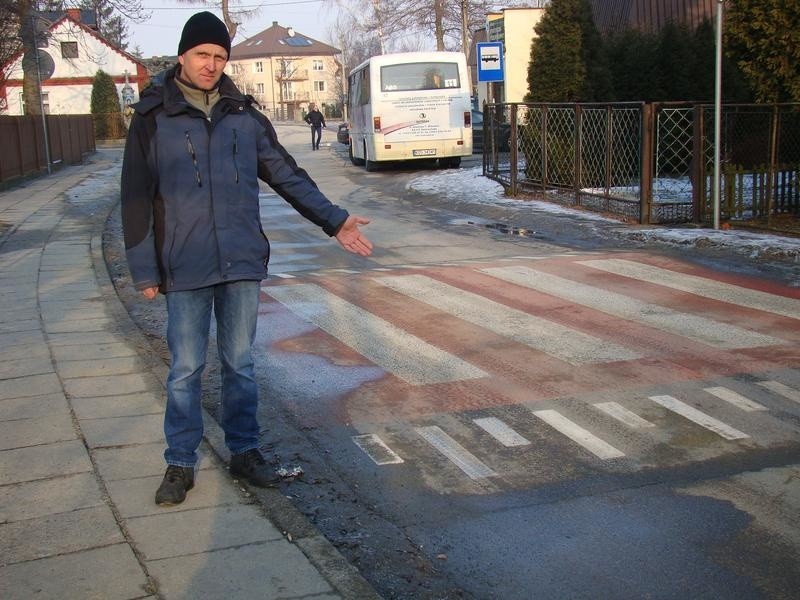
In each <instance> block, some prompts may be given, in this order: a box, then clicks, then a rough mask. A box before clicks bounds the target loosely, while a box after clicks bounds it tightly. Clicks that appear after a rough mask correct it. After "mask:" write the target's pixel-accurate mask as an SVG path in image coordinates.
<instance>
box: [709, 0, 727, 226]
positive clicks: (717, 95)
mask: <svg viewBox="0 0 800 600" xmlns="http://www.w3.org/2000/svg"><path fill="white" fill-rule="evenodd" d="M724 8H725V0H717V31H716V38H717V39H716V56H715V61H714V63H715V64H714V180H713V181H712V185H711V194H712V198H713V201H714V229H719V183H720V167H719V163H720V159H719V157H720V144H721V142H722V140H721V138H722V135H721V131H722V23H723V12H724Z"/></svg>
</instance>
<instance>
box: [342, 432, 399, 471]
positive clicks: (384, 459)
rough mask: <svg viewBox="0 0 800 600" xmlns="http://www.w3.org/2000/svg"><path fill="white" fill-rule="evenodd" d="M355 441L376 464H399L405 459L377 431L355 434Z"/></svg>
mask: <svg viewBox="0 0 800 600" xmlns="http://www.w3.org/2000/svg"><path fill="white" fill-rule="evenodd" d="M353 441H354V442H355V443H356V446H358V447H359V448H361V449H362V450H363V451H364V453H365V454H366V455H367V456H369V457H370V458H371V459H372V460H373V462H374V463H375V464H376V465H380V466H382V465H398V464H400V463H402V462H403V459H402V458H400V456H398V454H397V453H396V452H395V451H394V450H392V449H391V448H389V446H387V445H386V443H385V442H384V441H383V440H382V439H381V438H380V436H378V435H377V434H375V433H367V434H364V435H354V436H353Z"/></svg>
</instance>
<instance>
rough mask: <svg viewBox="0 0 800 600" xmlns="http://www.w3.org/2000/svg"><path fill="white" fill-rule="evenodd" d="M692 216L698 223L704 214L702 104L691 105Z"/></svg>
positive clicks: (703, 121) (704, 181)
mask: <svg viewBox="0 0 800 600" xmlns="http://www.w3.org/2000/svg"><path fill="white" fill-rule="evenodd" d="M692 128H693V131H692V167H691V177H692V180H691V181H692V218H693V220H694V222H695V223H700V222H701V221H702V220H703V215H704V214H705V210H704V207H705V187H706V155H705V150H704V148H703V140H705V139H706V137H705V135H704V131H705V114H704V111H703V105H702V104H695V105H694V106H693V107H692Z"/></svg>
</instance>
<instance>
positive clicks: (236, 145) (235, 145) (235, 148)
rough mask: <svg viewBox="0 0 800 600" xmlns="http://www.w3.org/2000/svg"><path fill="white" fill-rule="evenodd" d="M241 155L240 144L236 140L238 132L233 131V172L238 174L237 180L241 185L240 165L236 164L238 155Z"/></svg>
mask: <svg viewBox="0 0 800 600" xmlns="http://www.w3.org/2000/svg"><path fill="white" fill-rule="evenodd" d="M237 154H239V142H238V140H237V138H236V130H235V129H234V130H233V170H234V172H235V173H236V176H235V180H236V183H239V165H238V163H237V162H236V155H237Z"/></svg>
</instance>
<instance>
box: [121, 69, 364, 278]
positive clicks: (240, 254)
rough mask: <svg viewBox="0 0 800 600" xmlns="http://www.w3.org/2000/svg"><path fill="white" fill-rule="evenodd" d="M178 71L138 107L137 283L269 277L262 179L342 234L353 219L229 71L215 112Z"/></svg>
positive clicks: (130, 170) (133, 138)
mask: <svg viewBox="0 0 800 600" xmlns="http://www.w3.org/2000/svg"><path fill="white" fill-rule="evenodd" d="M174 77H175V69H174V68H173V69H171V70H169V71H167V72H166V73H165V74H164V76H163V78H162V79H161V81H159V82H158V83H157V84H156V85H153V86H151V87H149V88H147V89H146V90H145V92H143V93H142V98H141V100H140V101H139V102H138V103H136V104H135V105H134V109H135V111H136V112H135V114H134V116H133V120H132V121H131V126H130V130H129V132H128V140H127V143H126V146H125V158H124V160H123V165H122V190H121V194H122V224H123V229H124V232H125V250H126V253H127V258H128V265H129V268H130V272H131V276H132V278H133V283H134V285H135V286H136V289H138V290H143V289H146V288H149V287H155V286H158V287H159V289H160V291H161V292H171V291H181V290H191V289H197V288H201V287H206V286H210V285H215V284H218V283H224V282H230V281H238V280H243V279H251V280H261V279H264V278H265V277H266V275H267V261H268V260H269V242H268V241H267V237H266V235H265V234H264V230H263V229H262V226H261V216H260V211H259V199H258V179H259V178H260V179H262V180H263V181H265V182H266V183H267V184H269V185H270V186H271V187H272V188H273V189H274V190H275V191H276V192H277V193H278V194H280V195H281V196H282V197H283V198H284V199H285V200H286V201H287V202H289V204H291V205H292V206H293V207H294V208H295V210H297V211H298V212H299V213H300V214H301V215H303V216H304V217H306V218H307V219H309V220H310V221H312V222H313V223H315V224H316V225H318V226H320V227H321V228H322V229H323V230H324V231H325V233H327V234H328V235H330V236H332V235H335V234H336V232H337V231H338V229H339V228H340V227H341V225H342V224H343V223H344V221H345V219H346V218H347V216H348V213H347V211H345V210H343V209H341V208H339V207H338V206H336V205H334V204H332V203H331V202H330V201H329V200H328V199H327V198H326V197H325V195H324V194H322V192H320V190H319V189H318V188H317V186H316V184H315V183H314V181H312V179H311V177H309V175H308V174H307V173H306V172H305V171H304V170H303V169H301V168H300V167H299V166H297V163H296V162H295V160H294V158H292V157H291V156H290V155H289V153H288V152H287V151H286V150H285V149H284V148H283V147H282V146H281V145H280V144H279V143H278V138H277V136H276V134H275V129H274V128H273V127H272V124H271V123H270V122H269V120H268V119H267V118H266V117H265V116H264V115H262V114H261V113H260V112H258V110H256V108H255V107H254V106H253V102H252V98H250V97H249V96H243V95H242V94H241V92H239V90H238V89H237V88H236V86H235V85H234V84H233V82H232V81H231V80H230V78H228V77H227V76H226V75H223V76H222V79H221V80H220V85H219V91H220V99H219V101H218V102H217V103H216V104H215V105H214V108H213V110H212V112H211V116H210V118H207V117H206V115H205V114H204V113H203V112H202V111H200V110H198V109H197V108H195V107H193V106H192V105H190V104H189V103H188V102H187V101H186V99H185V98H184V96H183V94H182V93H181V91H180V89H179V88H178V86H177V85H176V84H175V81H174Z"/></svg>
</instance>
